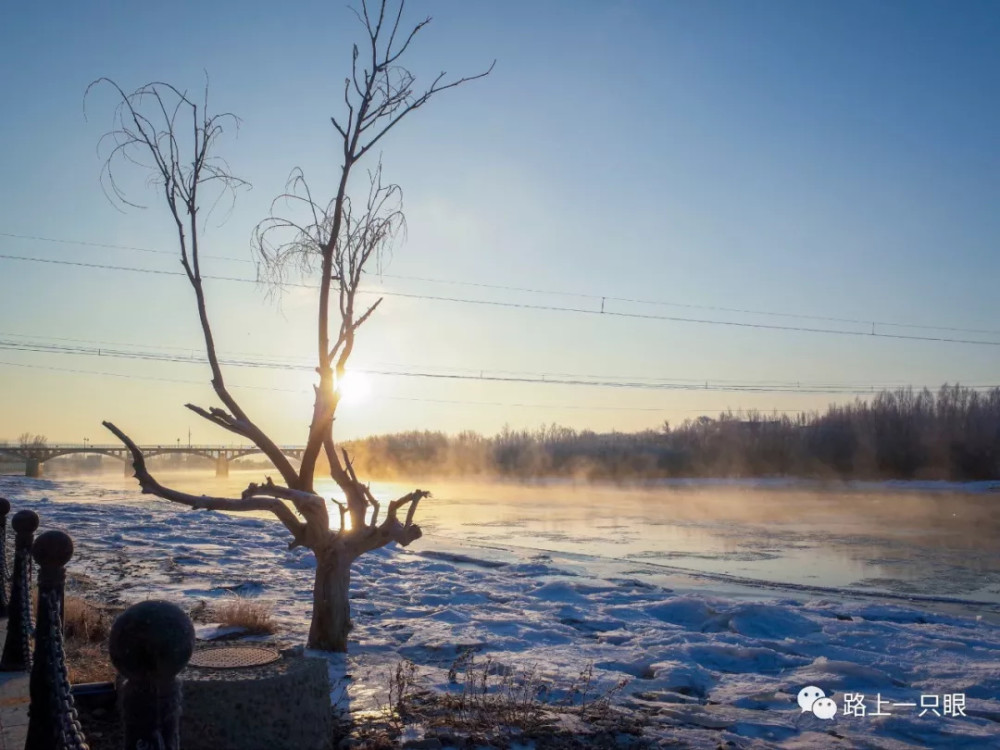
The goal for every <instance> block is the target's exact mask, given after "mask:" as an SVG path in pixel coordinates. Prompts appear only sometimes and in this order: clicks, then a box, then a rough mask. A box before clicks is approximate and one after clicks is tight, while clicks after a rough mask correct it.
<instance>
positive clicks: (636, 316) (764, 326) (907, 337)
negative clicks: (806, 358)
mask: <svg viewBox="0 0 1000 750" xmlns="http://www.w3.org/2000/svg"><path fill="white" fill-rule="evenodd" d="M0 259H4V260H19V261H28V262H34V263H50V264H55V265H65V266H77V267H81V268H93V269H104V270H113V271H130V272H134V273H146V274H155V275H162V276H183V275H185V274H184V273H183V272H181V271H165V270H160V269H151V268H135V267H132V266H115V265H109V264H101V263H83V262H81V261H69V260H55V259H52V258H29V257H26V256H20V255H6V254H0ZM202 278H203V279H206V280H213V281H233V282H239V283H244V284H257V283H260V282H258V281H257V280H255V279H246V278H239V277H233V276H210V275H203V276H202ZM282 285H283V286H291V287H300V288H309V289H315V288H317V285H315V284H298V283H292V282H283V284H282ZM358 294H368V295H374V296H378V297H400V298H404V299H423V300H434V301H437V302H453V303H460V304H467V305H481V306H487V307H500V308H507V309H522V310H536V311H546V312H565V313H576V314H582V315H596V316H604V317H611V318H625V319H632V320H659V321H664V322H672V323H695V324H700V325H716V326H729V327H733V328H752V329H758V330H770V331H785V332H793V333H814V334H826V335H834V336H851V337H860V338H883V339H895V340H900V341H927V342H934V343H951V344H968V345H973V346H996V347H1000V341H986V340H982V339H960V338H950V337H947V336H916V335H913V334H904V333H881V332H877V331H875V330H874V326H873V327H872V330H871V331H870V332H867V331H849V330H844V329H836V328H813V327H809V326H790V325H777V324H773V323H746V322H740V321H733V320H712V319H708V318H686V317H682V316H679V315H652V314H643V313H628V312H619V311H613V310H605V309H601V310H592V309H588V308H582V307H559V306H557V305H538V304H531V303H524V302H503V301H498V300H480V299H468V298H462V297H443V296H439V295H430V294H413V293H407V292H389V291H374V290H370V289H359V290H358Z"/></svg>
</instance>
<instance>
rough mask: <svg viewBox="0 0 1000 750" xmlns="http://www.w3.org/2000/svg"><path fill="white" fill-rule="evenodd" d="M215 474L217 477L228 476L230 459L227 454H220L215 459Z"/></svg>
mask: <svg viewBox="0 0 1000 750" xmlns="http://www.w3.org/2000/svg"><path fill="white" fill-rule="evenodd" d="M215 476H217V477H228V476H229V459H228V458H226V457H225V456H219V457H218V458H217V459H215Z"/></svg>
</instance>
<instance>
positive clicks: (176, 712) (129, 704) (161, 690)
mask: <svg viewBox="0 0 1000 750" xmlns="http://www.w3.org/2000/svg"><path fill="white" fill-rule="evenodd" d="M109 650H110V654H111V661H112V663H113V664H114V665H115V668H116V669H117V670H118V671H119V672H120V673H121V674H122V675H123V676H124V677H125V681H124V683H123V684H122V686H121V691H120V695H121V711H122V725H123V726H124V729H125V745H124V747H125V750H141V749H142V748H158V749H162V750H179V748H180V715H181V683H180V680H178V679H177V673H178V672H180V671H181V670H182V669H183V668H184V666H185V665H186V664H187V662H188V659H190V658H191V654H192V653H193V651H194V626H193V625H192V624H191V620H190V619H188V616H187V615H186V614H184V612H183V610H181V608H180V607H178V606H177V605H176V604H171V603H170V602H164V601H155V600H151V601H145V602H140V603H139V604H136V605H133V606H131V607H129V608H128V609H127V610H125V612H124V613H122V614H121V615H120V616H119V617H118V619H117V620H115V623H114V625H112V626H111V638H110V644H109Z"/></svg>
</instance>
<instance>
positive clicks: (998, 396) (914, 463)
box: [344, 385, 1000, 481]
mask: <svg viewBox="0 0 1000 750" xmlns="http://www.w3.org/2000/svg"><path fill="white" fill-rule="evenodd" d="M344 447H346V448H347V450H348V451H349V452H350V454H351V457H352V461H353V462H354V464H355V466H356V467H357V468H358V470H359V471H363V472H364V473H365V474H366V475H369V476H371V477H373V478H379V479H394V478H402V477H405V476H413V475H420V476H448V477H458V476H462V477H490V478H502V479H537V478H542V477H572V478H575V479H580V480H612V481H628V480H633V479H657V478H679V477H775V476H798V477H817V478H840V479H866V480H877V479H946V480H952V481H974V480H985V479H1000V388H991V389H989V390H976V389H973V388H969V387H964V386H961V385H945V386H942V388H941V389H940V390H938V391H937V393H933V392H931V391H929V390H927V389H923V390H914V389H912V388H903V389H898V390H894V391H882V392H880V393H877V394H876V395H875V396H873V397H872V398H870V399H865V400H862V399H857V400H855V401H854V402H853V403H849V404H843V405H831V406H829V407H828V408H827V410H826V411H825V412H822V413H820V412H812V413H801V414H797V415H795V416H789V415H769V414H764V413H759V412H745V413H743V414H740V415H737V414H735V413H733V412H725V413H722V414H720V415H719V416H718V417H717V418H712V417H708V416H702V417H698V418H697V419H691V420H687V421H685V422H684V423H683V424H681V425H680V426H677V427H671V426H670V425H669V424H664V425H663V427H662V428H661V429H660V430H646V431H644V432H636V433H623V432H611V433H595V432H591V431H588V430H584V431H576V430H572V429H569V428H566V427H560V426H558V425H552V426H550V427H542V428H540V429H538V430H535V431H531V430H521V431H517V430H511V429H509V428H506V427H505V428H504V429H503V430H502V431H501V432H500V433H499V434H497V435H494V436H491V437H487V436H483V435H480V434H478V433H475V432H462V433H459V434H458V435H446V434H444V433H441V432H430V431H411V432H401V433H395V434H390V435H377V436H372V437H368V438H365V439H362V440H355V441H351V442H349V443H344Z"/></svg>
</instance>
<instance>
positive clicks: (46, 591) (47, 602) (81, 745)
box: [24, 531, 87, 750]
mask: <svg viewBox="0 0 1000 750" xmlns="http://www.w3.org/2000/svg"><path fill="white" fill-rule="evenodd" d="M31 555H32V557H34V558H35V562H36V563H38V623H37V625H38V626H37V627H36V628H35V654H34V658H33V659H32V665H31V682H30V687H29V689H30V693H31V706H30V707H29V709H28V737H27V741H26V742H25V745H24V750H49V748H61V749H62V748H65V750H86V748H87V741H86V739H85V738H84V736H83V731H82V730H81V728H80V721H79V719H78V717H77V713H76V706H75V704H74V702H73V694H72V693H71V692H70V685H69V674H68V673H67V670H66V655H65V651H64V649H63V630H62V621H63V593H64V589H65V586H66V563H67V562H69V559H70V557H72V556H73V540H72V539H70V537H69V535H68V534H66V533H64V532H62V531H46V532H45V533H44V534H40V535H39V537H38V539H36V540H35V543H34V545H33V546H32V548H31Z"/></svg>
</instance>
